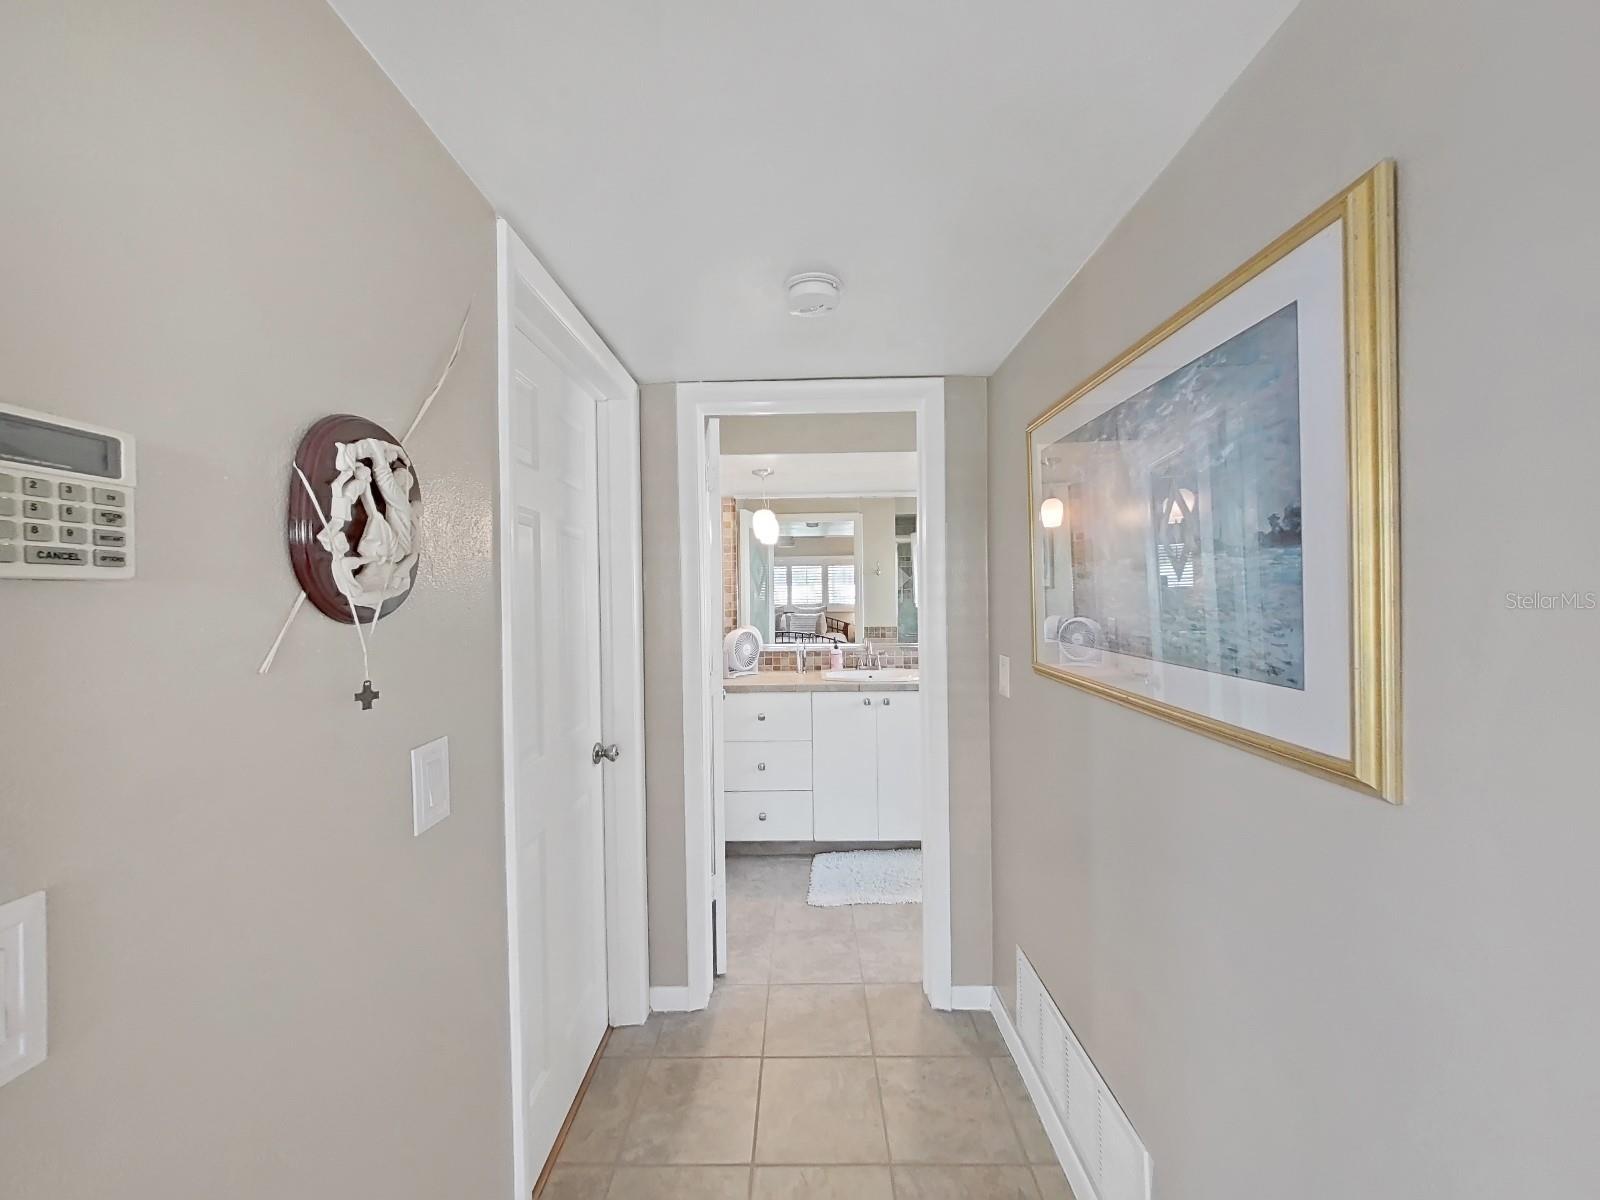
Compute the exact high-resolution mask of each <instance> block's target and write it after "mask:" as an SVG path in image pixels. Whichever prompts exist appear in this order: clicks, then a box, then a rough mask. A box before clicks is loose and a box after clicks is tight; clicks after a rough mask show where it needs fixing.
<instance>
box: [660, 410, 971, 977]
mask: <svg viewBox="0 0 1600 1200" xmlns="http://www.w3.org/2000/svg"><path fill="white" fill-rule="evenodd" d="M677 416H678V434H679V438H678V442H679V502H680V512H679V519H680V525H681V528H682V529H683V531H684V537H683V546H684V548H685V562H684V581H685V583H684V587H685V598H686V604H685V606H684V609H685V618H684V640H685V644H686V650H685V654H684V660H683V661H684V679H683V688H684V692H683V696H684V724H685V746H686V752H685V764H684V783H685V792H684V795H685V817H686V830H687V836H686V838H685V843H686V845H685V858H686V875H685V879H686V884H687V889H688V895H687V901H688V904H687V911H688V914H689V927H688V929H687V930H686V940H687V946H688V951H689V980H690V982H689V986H688V987H687V988H686V989H685V995H684V996H683V997H682V998H681V1006H682V1007H685V1008H699V1007H702V1006H704V1005H705V1004H706V1003H707V1002H708V1001H709V1000H710V997H711V992H712V988H713V984H714V982H717V981H720V982H722V983H724V984H728V985H731V986H740V985H745V984H756V983H767V984H770V985H772V986H784V985H790V984H806V983H818V984H823V983H829V984H835V983H836V984H844V983H861V984H867V985H875V984H876V985H890V984H892V985H896V986H898V987H901V988H906V987H912V988H914V987H916V986H918V985H920V990H921V991H922V992H924V993H925V994H926V997H927V1000H928V1001H929V1002H930V1003H931V1004H932V1005H933V1006H934V1007H936V1008H948V1007H950V1001H951V988H950V884H949V861H950V858H949V760H948V755H947V749H946V748H947V745H948V718H947V713H948V699H947V694H946V690H945V689H946V679H947V666H946V664H947V645H946V641H945V637H946V628H945V611H944V600H945V588H944V581H943V570H944V565H943V564H944V561H945V547H944V543H943V530H944V518H943V507H944V496H945V486H944V485H945V480H944V465H945V454H944V381H943V380H939V379H909V380H827V381H792V382H775V383H727V384H723V383H718V384H696V385H683V386H680V388H679V391H678V414H677ZM691 596H695V597H697V599H698V603H694V602H693V600H692V599H691ZM912 994H913V995H915V992H914V991H913V992H912Z"/></svg>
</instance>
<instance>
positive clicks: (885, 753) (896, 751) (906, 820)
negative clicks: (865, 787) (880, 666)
mask: <svg viewBox="0 0 1600 1200" xmlns="http://www.w3.org/2000/svg"><path fill="white" fill-rule="evenodd" d="M872 700H873V705H874V708H875V709H876V710H877V713H878V837H879V838H880V839H882V840H883V841H886V842H916V841H921V840H922V697H921V695H919V694H918V693H916V692H885V693H882V694H879V695H876V696H873V697H872Z"/></svg>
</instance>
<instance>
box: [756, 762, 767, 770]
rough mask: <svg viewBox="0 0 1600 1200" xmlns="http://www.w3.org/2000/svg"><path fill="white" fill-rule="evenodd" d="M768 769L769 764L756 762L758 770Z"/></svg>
mask: <svg viewBox="0 0 1600 1200" xmlns="http://www.w3.org/2000/svg"><path fill="white" fill-rule="evenodd" d="M766 769H767V764H766V763H757V764H756V770H758V771H765V770H766Z"/></svg>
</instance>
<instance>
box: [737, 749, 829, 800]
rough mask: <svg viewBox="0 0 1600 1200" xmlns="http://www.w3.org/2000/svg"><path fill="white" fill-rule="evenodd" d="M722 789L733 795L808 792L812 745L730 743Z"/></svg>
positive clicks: (809, 787)
mask: <svg viewBox="0 0 1600 1200" xmlns="http://www.w3.org/2000/svg"><path fill="white" fill-rule="evenodd" d="M722 786H723V788H724V789H725V790H727V791H730V792H802V791H809V790H810V789H811V743H810V742H729V743H728V744H727V745H726V746H725V747H724V748H723V784H722Z"/></svg>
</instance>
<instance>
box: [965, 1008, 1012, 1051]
mask: <svg viewBox="0 0 1600 1200" xmlns="http://www.w3.org/2000/svg"><path fill="white" fill-rule="evenodd" d="M972 1025H973V1028H975V1029H976V1030H977V1031H978V1045H979V1047H980V1052H981V1053H983V1054H986V1055H988V1056H989V1057H990V1058H1000V1057H1001V1056H1006V1057H1009V1056H1010V1054H1011V1050H1010V1048H1009V1047H1008V1046H1007V1045H1006V1039H1005V1037H1004V1036H1003V1035H1002V1034H1001V1032H1000V1026H998V1025H996V1024H995V1021H994V1014H993V1013H986V1012H975V1013H973V1014H972Z"/></svg>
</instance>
